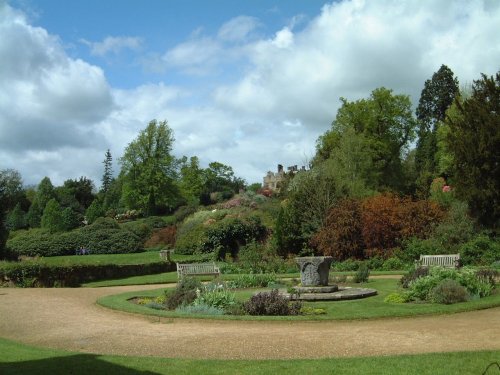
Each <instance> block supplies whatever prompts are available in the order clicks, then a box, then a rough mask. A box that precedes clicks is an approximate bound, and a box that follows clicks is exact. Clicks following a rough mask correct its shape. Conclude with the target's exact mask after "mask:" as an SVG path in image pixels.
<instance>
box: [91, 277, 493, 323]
mask: <svg viewBox="0 0 500 375" xmlns="http://www.w3.org/2000/svg"><path fill="white" fill-rule="evenodd" d="M356 285H359V286H361V287H367V288H373V289H376V290H377V291H378V293H379V294H378V295H377V296H374V297H368V298H364V299H359V300H352V301H330V302H305V303H304V304H305V305H306V306H314V307H317V308H324V309H326V311H327V314H326V315H316V316H280V317H262V316H231V315H227V316H226V315H223V316H217V317H213V316H199V315H196V317H197V318H198V317H199V318H204V319H234V320H350V319H379V318H388V317H411V316H418V315H433V314H451V313H456V312H464V311H472V310H478V309H486V308H491V307H496V306H500V293H499V291H498V290H497V291H496V293H495V294H494V295H492V296H489V297H486V298H481V299H479V300H475V301H470V302H464V303H457V304H453V305H440V304H430V303H418V304H414V303H411V304H409V303H408V304H400V303H386V302H384V298H385V297H386V296H387V295H388V294H389V293H392V292H394V291H397V290H398V288H399V284H398V280H395V279H376V280H372V281H370V282H368V283H366V284H356ZM164 290H165V289H155V290H149V291H143V292H142V291H141V292H128V293H122V294H117V295H112V296H106V297H102V298H100V299H99V300H98V303H99V304H100V305H102V306H105V307H108V308H111V309H115V310H121V311H127V312H131V313H138V314H145V315H154V316H161V317H186V315H182V314H178V313H175V312H172V311H165V310H154V309H151V308H148V307H145V306H141V305H136V304H133V303H131V302H129V301H128V299H130V298H132V297H138V296H140V297H150V296H158V295H161V294H162V293H163V292H164ZM256 291H257V290H256V289H247V290H241V291H236V298H237V299H238V300H246V299H248V298H250V296H251V295H252V294H253V293H255V292H256ZM189 317H191V318H192V317H193V315H189Z"/></svg>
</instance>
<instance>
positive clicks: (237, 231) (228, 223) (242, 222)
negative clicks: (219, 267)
mask: <svg viewBox="0 0 500 375" xmlns="http://www.w3.org/2000/svg"><path fill="white" fill-rule="evenodd" d="M266 233H267V230H266V227H264V226H263V225H262V223H261V221H260V218H259V217H258V216H250V217H248V218H245V219H240V218H233V217H225V218H224V219H222V220H221V221H220V222H217V223H216V224H215V225H214V226H213V227H212V228H210V229H209V230H208V231H207V240H206V242H205V243H204V246H203V251H204V252H207V253H209V252H214V251H215V252H216V257H217V259H220V260H223V259H225V257H226V254H231V255H232V256H233V257H236V256H237V254H238V251H239V248H240V246H244V245H246V244H247V243H249V242H252V241H260V240H262V239H263V238H264V237H265V235H266Z"/></svg>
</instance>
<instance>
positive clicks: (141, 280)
mask: <svg viewBox="0 0 500 375" xmlns="http://www.w3.org/2000/svg"><path fill="white" fill-rule="evenodd" d="M174 260H175V259H174ZM403 273H404V271H372V272H370V275H373V276H384V275H402V274H403ZM354 274H355V272H330V276H341V275H346V276H353V275H354ZM276 276H277V277H278V278H289V279H293V278H294V279H300V274H299V273H298V272H296V273H286V274H278V275H276ZM235 277H237V275H233V274H223V275H222V280H232V279H234V278H235ZM212 279H213V277H211V276H208V277H203V278H201V280H202V281H209V280H212ZM176 282H177V273H175V272H166V273H160V274H156V275H145V276H134V277H127V278H124V279H114V280H102V281H95V282H90V283H86V284H82V286H84V287H89V288H98V287H104V286H120V285H147V284H165V283H176Z"/></svg>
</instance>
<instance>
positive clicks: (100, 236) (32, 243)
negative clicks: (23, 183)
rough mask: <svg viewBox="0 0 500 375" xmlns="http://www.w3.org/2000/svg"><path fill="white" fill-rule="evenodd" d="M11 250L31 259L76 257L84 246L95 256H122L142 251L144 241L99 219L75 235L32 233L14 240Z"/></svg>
mask: <svg viewBox="0 0 500 375" xmlns="http://www.w3.org/2000/svg"><path fill="white" fill-rule="evenodd" d="M7 246H8V248H9V249H10V251H11V252H12V253H15V254H17V255H25V256H31V257H34V256H56V255H74V254H75V252H76V250H77V249H79V248H80V247H82V246H83V247H85V248H86V249H88V250H89V251H90V253H91V254H121V253H134V252H139V251H142V250H143V240H142V239H141V238H140V237H138V236H137V235H136V234H134V233H133V232H132V231H130V230H127V229H124V228H120V227H119V225H118V224H117V223H116V222H115V221H114V220H112V219H105V218H99V219H97V220H96V222H95V223H94V224H92V225H89V226H86V227H84V228H79V229H75V230H73V231H71V232H62V233H49V232H48V231H45V230H41V229H31V230H28V231H25V232H22V233H20V234H19V235H17V236H15V237H14V238H12V239H10V240H9V241H8V243H7Z"/></svg>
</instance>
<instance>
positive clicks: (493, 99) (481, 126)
mask: <svg viewBox="0 0 500 375" xmlns="http://www.w3.org/2000/svg"><path fill="white" fill-rule="evenodd" d="M455 104H456V108H457V113H456V114H455V115H454V116H448V117H447V120H446V122H447V124H448V125H449V127H450V131H449V133H448V135H447V142H448V149H449V151H450V152H451V154H452V158H453V160H452V169H453V173H454V177H453V183H454V185H455V187H456V192H457V194H458V196H459V197H460V198H462V199H464V200H465V201H466V202H468V204H469V207H470V209H471V210H472V212H473V214H474V215H475V216H476V217H477V218H478V219H479V220H480V222H481V223H483V224H484V225H486V226H488V227H495V228H498V227H499V220H500V72H498V73H497V74H496V76H495V77H493V76H492V77H487V76H486V75H484V74H483V75H482V78H481V79H480V80H477V81H474V83H473V85H472V95H471V97H470V98H467V99H465V100H464V101H463V103H461V102H460V101H459V100H456V101H455Z"/></svg>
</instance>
